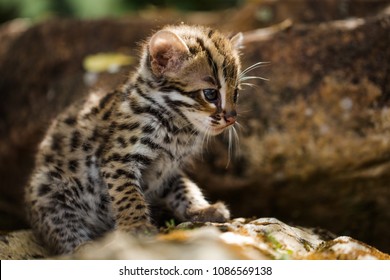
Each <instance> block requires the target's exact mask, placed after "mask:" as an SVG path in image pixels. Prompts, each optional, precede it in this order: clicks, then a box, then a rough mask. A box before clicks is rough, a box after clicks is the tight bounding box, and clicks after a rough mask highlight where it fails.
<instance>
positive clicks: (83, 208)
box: [30, 180, 114, 254]
mask: <svg viewBox="0 0 390 280" xmlns="http://www.w3.org/2000/svg"><path fill="white" fill-rule="evenodd" d="M45 186H46V188H47V189H48V190H50V191H47V192H41V196H38V197H37V198H36V199H35V201H33V202H32V207H31V210H30V222H31V226H32V228H33V231H34V233H35V234H36V235H37V236H38V238H39V239H40V240H42V241H43V243H44V245H46V246H47V247H48V248H49V249H50V250H51V252H52V253H54V254H65V253H70V252H72V251H73V250H74V249H75V248H76V247H78V246H79V245H81V244H83V243H85V242H87V241H90V240H93V239H95V238H97V237H100V236H101V235H103V234H104V233H105V232H107V231H109V230H111V229H113V228H114V220H113V218H112V217H111V216H110V213H109V211H101V209H103V210H105V208H107V207H109V205H108V203H109V202H108V199H107V196H106V195H104V194H101V195H99V194H97V195H96V196H94V197H95V198H96V199H95V200H94V201H93V202H92V201H89V200H88V199H87V194H86V192H87V191H86V190H84V188H82V187H80V186H77V184H73V183H72V182H71V181H66V182H60V181H59V180H58V181H56V182H55V185H54V184H53V185H50V184H47V185H45ZM38 189H39V187H38Z"/></svg>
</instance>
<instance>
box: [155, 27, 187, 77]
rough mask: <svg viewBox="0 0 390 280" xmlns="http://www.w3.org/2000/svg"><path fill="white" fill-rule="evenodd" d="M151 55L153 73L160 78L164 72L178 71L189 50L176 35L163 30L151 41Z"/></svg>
mask: <svg viewBox="0 0 390 280" xmlns="http://www.w3.org/2000/svg"><path fill="white" fill-rule="evenodd" d="M149 53H150V60H151V66H152V71H153V73H154V74H156V75H158V76H160V75H162V74H163V73H164V72H167V71H175V70H178V69H179V68H180V66H181V64H182V63H183V60H184V59H185V58H186V57H187V55H188V54H189V49H188V47H187V45H186V43H184V41H183V39H181V38H180V37H179V36H177V35H176V34H175V33H173V32H170V31H166V30H161V31H158V32H157V33H156V34H154V35H153V36H152V38H151V39H150V42H149Z"/></svg>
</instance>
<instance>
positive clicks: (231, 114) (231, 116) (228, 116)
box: [223, 110, 237, 125]
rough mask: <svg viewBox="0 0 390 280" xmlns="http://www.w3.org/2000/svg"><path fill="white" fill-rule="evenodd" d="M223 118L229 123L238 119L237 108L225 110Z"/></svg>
mask: <svg viewBox="0 0 390 280" xmlns="http://www.w3.org/2000/svg"><path fill="white" fill-rule="evenodd" d="M223 118H224V120H225V122H226V124H227V125H232V124H234V123H235V122H236V119H237V112H236V110H231V111H228V112H226V111H224V115H223Z"/></svg>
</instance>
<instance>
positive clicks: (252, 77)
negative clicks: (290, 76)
mask: <svg viewBox="0 0 390 280" xmlns="http://www.w3.org/2000/svg"><path fill="white" fill-rule="evenodd" d="M253 79H258V80H264V81H269V79H267V78H263V77H260V76H246V77H242V78H240V82H241V81H247V80H253Z"/></svg>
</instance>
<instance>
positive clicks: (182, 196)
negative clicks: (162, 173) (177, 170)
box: [161, 175, 230, 223]
mask: <svg viewBox="0 0 390 280" xmlns="http://www.w3.org/2000/svg"><path fill="white" fill-rule="evenodd" d="M161 199H163V200H165V204H166V205H167V206H168V208H169V209H170V210H171V211H173V213H174V214H175V215H176V217H177V218H178V219H180V220H181V221H191V222H219V223H222V222H226V221H227V220H228V219H229V218H230V212H229V210H228V209H227V208H226V206H225V204H223V203H222V202H217V203H215V204H210V203H209V202H207V201H206V199H205V198H204V196H203V194H202V192H201V190H200V189H199V187H198V186H197V185H196V184H195V183H194V182H192V181H191V180H190V179H188V178H187V177H185V176H182V175H178V176H176V177H173V178H172V179H171V180H169V181H168V182H167V184H166V185H165V186H164V192H163V193H162V195H161Z"/></svg>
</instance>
